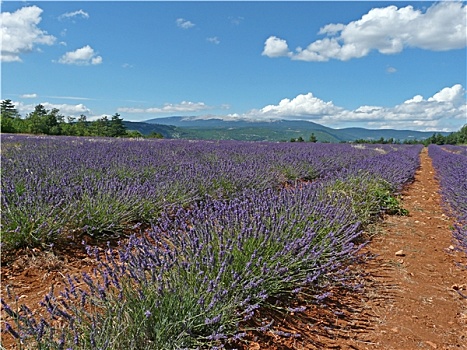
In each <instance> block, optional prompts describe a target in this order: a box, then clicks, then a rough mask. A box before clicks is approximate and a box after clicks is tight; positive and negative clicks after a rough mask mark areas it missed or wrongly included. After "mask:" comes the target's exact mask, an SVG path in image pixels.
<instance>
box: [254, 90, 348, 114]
mask: <svg viewBox="0 0 467 350" xmlns="http://www.w3.org/2000/svg"><path fill="white" fill-rule="evenodd" d="M340 111H341V108H340V107H336V106H335V105H334V104H333V103H332V102H325V101H323V100H321V99H319V98H317V97H315V96H313V94H312V93H311V92H309V93H308V94H306V95H303V94H302V95H298V96H297V97H295V98H293V99H291V100H290V99H288V98H284V99H283V100H281V101H280V102H279V104H278V105H268V106H265V107H263V108H261V109H260V110H254V111H251V112H250V114H251V115H253V116H256V117H263V116H264V117H267V118H282V117H294V118H297V119H301V118H306V119H308V118H310V119H313V118H314V117H315V116H317V117H321V116H323V115H334V114H336V113H339V112H340Z"/></svg>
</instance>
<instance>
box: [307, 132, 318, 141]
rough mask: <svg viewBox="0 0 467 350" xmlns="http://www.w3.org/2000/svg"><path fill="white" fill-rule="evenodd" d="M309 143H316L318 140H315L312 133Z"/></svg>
mask: <svg viewBox="0 0 467 350" xmlns="http://www.w3.org/2000/svg"><path fill="white" fill-rule="evenodd" d="M309 141H310V142H313V143H316V142H318V139H317V138H316V136H315V133H314V132H312V133H311V135H310V139H309Z"/></svg>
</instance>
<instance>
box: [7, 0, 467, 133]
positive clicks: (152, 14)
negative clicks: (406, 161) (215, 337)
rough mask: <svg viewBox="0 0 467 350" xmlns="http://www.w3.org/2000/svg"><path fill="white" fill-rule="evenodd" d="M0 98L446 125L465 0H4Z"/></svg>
mask: <svg viewBox="0 0 467 350" xmlns="http://www.w3.org/2000/svg"><path fill="white" fill-rule="evenodd" d="M1 6H2V9H1V11H2V15H1V16H2V18H1V27H2V52H1V58H2V62H1V68H2V75H1V80H2V81H1V83H2V86H1V88H2V89H1V99H11V100H12V101H13V102H14V103H15V105H16V107H17V109H18V110H19V112H20V113H21V115H22V116H25V115H26V114H27V113H29V112H31V111H32V110H33V109H34V106H35V105H37V104H39V103H41V104H43V105H44V106H45V107H46V108H48V109H51V108H59V109H60V111H61V112H62V114H64V115H66V116H68V115H70V116H79V115H81V114H84V115H86V116H87V117H88V119H90V120H92V119H93V118H99V117H101V116H103V115H113V114H115V113H119V114H120V115H121V117H123V118H124V119H125V120H133V121H143V120H147V119H152V118H158V117H167V116H173V115H181V116H198V117H200V118H210V117H218V118H225V119H254V120H271V119H300V120H310V121H313V122H317V123H320V124H323V125H326V126H329V127H333V128H342V127H357V126H358V127H366V128H372V129H379V128H395V129H412V130H426V131H434V130H438V131H455V130H458V129H459V128H460V127H461V126H462V125H464V124H465V123H467V105H466V92H465V89H466V86H467V83H466V79H467V78H466V63H467V60H466V35H467V29H466V22H467V19H466V16H467V8H466V2H458V1H444V2H440V3H438V2H425V1H412V2H410V1H409V2H405V1H395V2H394V1H393V2H387V1H385V2H370V1H361V2H354V1H345V2H330V1H327V2H326V1H324V2H315V1H300V2H267V1H259V2H243V1H237V2H228V1H223V2H214V1H208V2H197V1H189V2H178V1H170V2H158V1H143V2H131V1H128V2H120V1H99V2H92V1H81V2H75V1H61V2H56V1H44V2H30V1H21V2H16V1H3V2H2V3H1Z"/></svg>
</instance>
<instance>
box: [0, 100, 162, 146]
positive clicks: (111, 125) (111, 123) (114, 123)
mask: <svg viewBox="0 0 467 350" xmlns="http://www.w3.org/2000/svg"><path fill="white" fill-rule="evenodd" d="M0 113H1V114H0V126H1V127H0V129H1V132H2V133H18V134H24V133H27V134H43V135H67V136H105V137H143V135H142V134H141V133H140V132H138V131H133V130H132V131H130V130H127V129H126V127H125V125H124V123H123V119H122V118H120V114H118V113H115V114H114V115H113V116H111V117H110V119H109V117H107V116H103V117H101V118H99V119H97V120H93V121H89V120H87V117H86V116H85V115H81V116H79V117H78V118H76V117H71V116H68V117H65V116H64V115H62V114H61V113H60V110H59V109H58V108H53V109H51V110H48V109H46V108H45V107H44V106H43V105H41V104H38V105H37V106H36V107H35V108H34V111H33V112H31V113H28V114H27V115H26V116H25V118H22V117H21V115H20V114H19V113H18V110H17V109H16V108H15V105H14V104H13V103H12V101H11V100H3V101H2V102H1V104H0ZM149 136H150V137H155V138H162V137H163V136H162V135H161V134H159V133H153V134H151V135H149Z"/></svg>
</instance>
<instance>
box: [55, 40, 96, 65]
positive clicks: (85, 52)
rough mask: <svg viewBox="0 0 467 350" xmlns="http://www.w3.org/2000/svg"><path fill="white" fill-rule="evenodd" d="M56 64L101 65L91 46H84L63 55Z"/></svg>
mask: <svg viewBox="0 0 467 350" xmlns="http://www.w3.org/2000/svg"><path fill="white" fill-rule="evenodd" d="M58 62H59V63H62V64H76V65H89V64H92V65H96V64H101V63H102V57H101V56H97V54H96V53H95V52H94V49H93V48H92V47H91V46H89V45H86V46H84V47H82V48H80V49H77V50H75V51H70V52H67V53H65V54H64V55H63V56H62V57H60V59H59V60H58Z"/></svg>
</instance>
